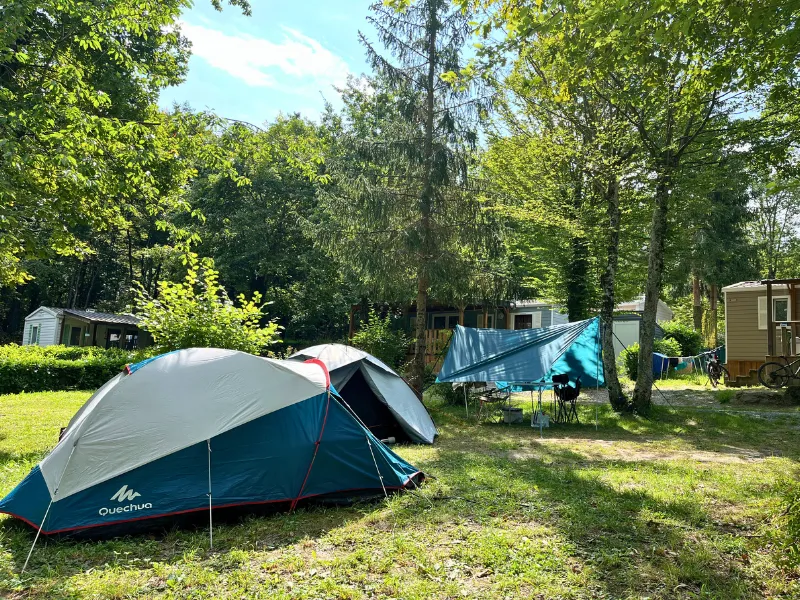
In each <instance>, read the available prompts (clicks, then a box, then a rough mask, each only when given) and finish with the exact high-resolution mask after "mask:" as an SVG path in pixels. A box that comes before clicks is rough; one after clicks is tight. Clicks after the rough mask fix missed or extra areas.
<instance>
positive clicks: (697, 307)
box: [692, 273, 703, 331]
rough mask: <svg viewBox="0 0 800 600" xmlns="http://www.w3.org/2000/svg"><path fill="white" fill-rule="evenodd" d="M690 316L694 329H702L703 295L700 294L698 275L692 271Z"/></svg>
mask: <svg viewBox="0 0 800 600" xmlns="http://www.w3.org/2000/svg"><path fill="white" fill-rule="evenodd" d="M692 305H693V307H694V308H693V311H692V317H693V321H694V330H695V331H703V296H702V295H701V294H700V276H699V275H698V274H697V273H692Z"/></svg>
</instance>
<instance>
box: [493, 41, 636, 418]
mask: <svg viewBox="0 0 800 600" xmlns="http://www.w3.org/2000/svg"><path fill="white" fill-rule="evenodd" d="M524 42H525V43H520V44H515V43H513V42H512V43H510V44H509V45H508V46H506V51H507V53H508V54H511V55H514V56H515V57H516V59H515V61H514V65H513V68H512V70H511V72H510V73H509V75H508V76H507V77H505V78H503V79H502V80H501V81H497V82H496V85H497V86H498V87H499V89H500V90H501V92H502V93H501V96H500V99H499V100H498V101H497V107H498V112H499V114H500V115H501V117H502V121H501V123H500V124H499V125H498V127H497V129H496V131H494V135H493V136H492V137H491V139H492V147H491V150H490V152H489V153H488V165H489V167H490V169H491V171H492V177H493V180H494V181H495V183H496V184H497V185H498V186H499V187H500V188H501V189H503V190H504V191H505V192H506V193H507V196H508V198H509V199H510V201H509V202H508V203H507V204H506V206H505V207H504V208H506V210H508V211H509V212H510V214H511V215H513V216H514V217H515V218H516V219H517V220H518V222H519V225H520V226H519V227H518V229H519V232H518V237H520V238H522V239H524V240H527V241H528V244H527V245H528V248H529V252H528V254H527V258H528V263H527V264H528V265H529V266H530V267H531V270H532V273H538V274H539V277H540V280H541V281H542V283H543V284H545V285H544V287H545V289H547V288H549V291H550V294H549V295H550V296H551V297H552V298H554V299H558V300H561V301H562V302H564V303H565V304H566V306H567V307H568V312H569V316H570V319H571V320H576V319H582V318H586V317H587V316H588V314H589V313H590V311H591V312H593V311H594V310H596V308H597V307H598V305H600V306H601V308H602V310H601V315H602V317H603V321H604V323H607V324H608V326H606V327H604V328H603V336H602V338H603V356H604V363H605V373H606V381H607V384H608V389H609V398H610V400H611V403H612V405H613V406H614V408H615V409H617V410H625V409H626V408H627V407H628V404H627V400H626V399H625V397H624V394H623V393H622V388H621V386H620V384H619V380H618V377H617V373H616V353H615V350H614V343H613V342H614V339H613V329H612V327H611V325H610V324H611V323H612V320H613V313H614V309H615V307H616V303H617V300H616V299H617V297H618V288H622V294H621V296H622V297H628V296H632V295H636V294H638V289H637V287H638V285H640V279H641V278H640V275H641V273H642V269H641V266H640V267H639V268H630V267H631V266H633V264H635V263H636V262H637V258H638V257H639V256H640V255H641V251H640V248H641V244H640V243H637V242H639V240H640V238H641V236H640V235H629V236H627V237H626V239H625V240H623V239H622V237H621V231H622V229H623V228H625V229H626V230H627V232H628V233H632V231H631V230H632V229H633V228H635V227H636V225H637V223H638V222H639V220H640V215H638V214H637V212H638V211H637V210H636V207H637V206H638V204H639V199H638V198H637V194H636V192H635V189H634V188H633V187H632V186H628V187H626V186H625V185H621V184H622V182H623V180H624V179H625V178H626V177H629V176H630V174H631V173H632V172H634V170H635V169H636V167H637V166H638V165H637V161H636V158H637V153H636V145H635V141H634V139H633V136H632V135H631V131H630V130H631V126H630V124H629V123H628V122H627V121H626V120H625V119H623V118H621V117H620V114H619V111H616V110H614V108H613V107H612V106H611V105H610V103H608V102H607V100H606V98H605V97H604V96H603V94H602V93H601V92H598V91H597V89H596V88H594V87H581V86H578V85H572V86H570V87H564V86H561V87H559V86H554V84H553V82H554V80H557V78H558V76H559V73H560V70H561V69H563V68H564V67H565V66H564V65H563V64H561V57H560V56H559V55H558V54H557V53H554V52H552V48H553V45H554V43H555V42H556V40H554V39H553V38H550V37H548V36H546V35H539V36H537V37H536V38H535V40H533V41H532V42H533V43H530V42H531V40H528V39H525V40H524ZM492 58H494V57H491V56H490V59H492ZM491 62H494V61H491ZM490 72H492V71H490ZM494 79H497V78H496V77H495V78H494ZM600 87H601V86H600ZM632 226H633V227H632ZM640 229H641V228H640ZM620 256H622V259H623V260H624V261H625V263H626V266H627V267H628V268H626V269H623V276H622V277H618V271H619V264H620Z"/></svg>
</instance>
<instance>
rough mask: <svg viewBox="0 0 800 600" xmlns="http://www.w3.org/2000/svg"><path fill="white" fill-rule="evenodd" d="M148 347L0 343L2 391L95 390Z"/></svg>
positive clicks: (141, 355)
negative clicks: (128, 350)
mask: <svg viewBox="0 0 800 600" xmlns="http://www.w3.org/2000/svg"><path fill="white" fill-rule="evenodd" d="M148 355H149V354H148V353H147V352H146V351H144V352H143V351H139V352H126V351H125V350H119V349H117V348H111V349H109V350H105V349H103V348H96V347H85V348H81V347H66V346H47V347H45V348H41V347H39V346H17V345H16V344H8V345H6V346H0V394H18V393H20V392H46V391H60V390H76V389H80V390H93V389H96V388H99V387H100V386H102V385H103V384H104V383H105V382H106V381H108V380H109V379H111V378H112V377H114V376H115V375H116V374H117V373H119V372H120V371H122V369H123V368H124V367H125V365H126V364H129V363H133V362H137V361H139V360H142V359H143V358H146V357H147V356H148Z"/></svg>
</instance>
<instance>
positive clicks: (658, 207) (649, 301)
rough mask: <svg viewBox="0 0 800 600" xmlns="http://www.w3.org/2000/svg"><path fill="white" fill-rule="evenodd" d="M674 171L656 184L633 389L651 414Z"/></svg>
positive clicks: (641, 409)
mask: <svg viewBox="0 0 800 600" xmlns="http://www.w3.org/2000/svg"><path fill="white" fill-rule="evenodd" d="M667 161H669V158H667ZM670 170H671V169H670V165H669V162H668V163H667V166H666V167H664V169H663V171H662V173H661V175H660V176H659V179H658V182H657V184H656V194H655V206H654V207H653V217H652V222H651V224H650V256H649V259H648V263H647V283H646V284H645V290H644V294H645V298H644V312H643V313H642V320H641V324H640V326H639V373H638V374H637V377H636V387H635V388H634V390H633V409H634V410H635V411H636V412H638V413H647V412H648V411H649V410H650V404H651V398H652V395H653V340H654V339H655V333H656V313H657V311H658V298H659V296H660V295H661V279H662V275H663V273H664V245H665V243H666V239H667V211H668V208H669V192H670Z"/></svg>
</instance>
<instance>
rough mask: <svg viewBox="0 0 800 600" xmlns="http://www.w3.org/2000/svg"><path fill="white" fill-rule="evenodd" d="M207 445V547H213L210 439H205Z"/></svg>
mask: <svg viewBox="0 0 800 600" xmlns="http://www.w3.org/2000/svg"><path fill="white" fill-rule="evenodd" d="M206 444H207V445H208V547H209V549H211V550H213V549H214V520H213V517H212V511H211V440H210V439H208V440H206Z"/></svg>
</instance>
